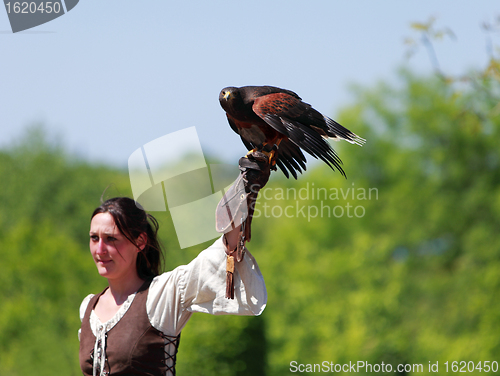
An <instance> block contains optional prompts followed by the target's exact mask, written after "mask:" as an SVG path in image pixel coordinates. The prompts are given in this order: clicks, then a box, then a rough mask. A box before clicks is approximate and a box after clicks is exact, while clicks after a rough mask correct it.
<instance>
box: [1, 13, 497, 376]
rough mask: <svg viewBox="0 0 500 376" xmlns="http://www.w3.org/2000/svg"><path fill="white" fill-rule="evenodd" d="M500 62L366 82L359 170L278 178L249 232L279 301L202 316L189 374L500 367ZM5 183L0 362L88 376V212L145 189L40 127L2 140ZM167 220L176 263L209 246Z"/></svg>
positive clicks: (9, 368) (351, 161) (171, 259)
mask: <svg viewBox="0 0 500 376" xmlns="http://www.w3.org/2000/svg"><path fill="white" fill-rule="evenodd" d="M422 25H423V26H422ZM422 25H420V26H422V27H424V31H426V32H427V37H428V38H429V39H428V41H429V42H430V41H431V40H432V37H433V36H434V34H433V32H434V31H435V30H434V29H432V30H434V31H433V32H430V31H429V30H431V29H429V28H430V27H432V23H431V24H422ZM425 27H427V29H425ZM432 30H431V31H432ZM497 63H498V59H496V58H495V56H492V60H491V62H490V63H489V65H488V67H485V68H484V70H483V71H481V72H472V73H471V74H470V75H469V76H468V77H469V78H470V79H469V80H466V79H462V78H460V79H457V78H451V79H450V78H449V77H446V78H445V79H443V77H444V76H443V75H442V74H440V72H437V73H438V74H436V75H435V76H433V77H417V76H414V75H412V74H410V73H409V72H407V71H402V72H400V74H399V80H398V82H397V84H395V85H388V84H385V83H381V84H379V85H377V86H375V87H373V88H368V89H367V88H356V89H355V90H354V93H355V96H356V101H355V102H354V103H353V104H352V105H351V106H349V107H347V108H345V109H344V110H343V111H342V113H341V115H340V117H339V120H340V122H341V123H342V124H345V125H346V126H347V127H348V128H349V129H352V130H353V131H355V132H356V133H357V134H359V135H361V136H363V137H365V138H366V139H367V143H366V145H365V146H363V148H359V147H356V146H353V145H348V144H346V143H345V144H336V145H335V146H336V149H338V151H339V154H340V156H341V157H342V159H343V160H344V161H345V163H346V165H345V170H346V172H347V175H348V179H347V180H345V179H343V178H342V177H341V176H340V174H338V173H333V172H332V171H330V170H329V169H328V168H327V167H325V166H323V165H310V171H308V172H307V173H305V174H304V175H303V176H301V177H300V178H299V180H298V181H295V180H285V179H282V178H280V176H279V174H275V175H274V176H273V177H272V179H271V181H270V182H269V184H268V186H267V187H266V188H265V189H264V190H263V191H262V192H261V194H260V196H259V202H258V206H257V208H256V209H257V210H256V218H255V219H254V222H253V232H252V242H251V243H249V244H248V248H249V249H250V251H251V252H252V254H253V255H254V256H255V257H256V258H257V260H258V261H259V265H260V267H261V270H262V272H263V274H264V277H265V279H266V285H267V288H268V296H269V301H268V306H267V308H266V310H265V311H264V313H263V314H262V316H260V317H257V318H253V317H230V316H220V317H213V316H209V315H202V314H195V315H194V316H193V318H192V320H191V322H190V323H189V324H188V325H187V327H186V329H185V330H184V331H183V336H182V340H181V346H180V352H179V355H178V373H179V374H181V375H182V374H185V375H204V376H206V375H228V376H229V375H264V374H267V375H273V376H275V375H289V374H290V363H291V362H293V361H295V362H297V363H296V364H324V363H323V362H326V363H327V364H328V365H329V364H348V363H349V362H358V361H364V362H367V363H368V364H372V365H374V364H381V363H382V362H384V363H385V364H391V366H392V367H393V368H392V372H388V373H389V374H398V373H397V372H394V371H395V370H396V366H397V365H398V364H407V365H409V366H411V365H413V364H422V366H423V367H422V369H421V371H422V372H416V370H413V371H409V372H408V371H407V372H406V374H416V373H418V374H425V373H429V362H431V363H432V364H435V363H436V362H439V373H440V374H441V373H444V372H445V371H446V369H445V364H444V362H446V361H448V362H450V363H449V367H450V369H449V372H450V373H452V372H451V362H453V361H462V360H463V361H473V362H475V364H476V365H477V363H478V362H479V361H493V360H496V361H500V359H498V354H500V338H499V336H498V333H499V331H500V301H499V300H498V299H497V297H498V296H499V294H500V239H499V237H498V236H497V232H498V228H500V151H499V148H498V145H497V140H498V139H500V118H499V113H500V112H499V110H498V108H499V105H498V103H499V102H500V101H499V99H498V89H499V82H498V76H497V75H496V73H495V72H497V71H496V70H495V69H496V68H495V67H496V66H497V65H496V64H497ZM464 77H465V76H464ZM0 178H1V182H0V186H1V189H0V199H1V201H2V206H1V208H0V249H1V250H2V262H1V263H0V284H1V286H2V288H1V289H0V294H1V296H0V298H1V304H0V374H2V375H3V374H8V375H31V374H36V375H44V374H47V375H49V374H50V375H52V374H54V373H56V374H65V375H77V374H80V372H79V366H78V339H77V330H78V328H79V326H80V322H79V317H78V307H79V305H80V302H81V300H82V299H83V298H84V297H85V296H86V295H87V294H88V293H95V292H98V291H100V290H101V289H102V288H103V287H104V286H105V282H106V281H105V280H103V279H102V278H100V277H99V276H98V274H97V273H96V271H95V267H94V265H93V263H92V260H91V258H90V256H89V254H88V235H87V230H88V226H89V219H90V218H89V217H90V214H91V212H92V210H93V209H94V208H95V207H96V206H97V205H99V203H100V197H101V195H102V194H103V192H105V194H104V196H105V198H108V197H112V196H117V195H130V185H129V181H128V174H127V172H126V171H122V170H119V169H116V168H111V167H106V166H98V165H90V164H88V163H84V162H81V161H79V160H77V159H75V158H74V157H72V156H70V155H67V154H66V153H65V151H64V150H63V149H62V148H61V147H59V146H57V145H53V144H51V143H50V142H48V141H47V140H44V138H43V137H42V136H41V133H40V132H39V131H36V130H35V131H34V132H32V134H31V135H29V136H27V137H26V138H25V139H24V140H23V141H22V142H20V143H19V144H18V145H16V146H13V147H9V148H7V149H5V150H3V151H1V152H0ZM107 187H109V188H107ZM106 189H107V190H106ZM153 214H155V216H156V217H157V218H158V220H159V222H160V225H161V230H160V237H161V239H162V242H163V244H164V245H165V248H166V252H165V253H166V264H167V265H166V269H167V270H170V269H173V268H174V267H176V266H177V265H180V264H185V263H188V262H189V261H190V260H191V259H192V258H193V257H195V256H196V254H197V253H198V252H199V251H200V250H201V249H203V248H204V247H206V246H208V245H209V244H210V242H207V243H205V244H202V245H199V246H197V247H192V248H189V249H187V250H180V249H179V245H178V243H177V239H176V236H175V232H174V229H173V225H172V221H171V218H170V216H169V213H168V212H166V213H153ZM360 371H361V372H360V374H371V373H375V372H369V371H366V370H363V369H360ZM419 371H420V370H419ZM376 373H377V374H380V373H383V372H376ZM401 373H403V372H401ZM468 373H469V374H471V373H472V374H480V372H479V371H478V370H476V371H475V372H468Z"/></svg>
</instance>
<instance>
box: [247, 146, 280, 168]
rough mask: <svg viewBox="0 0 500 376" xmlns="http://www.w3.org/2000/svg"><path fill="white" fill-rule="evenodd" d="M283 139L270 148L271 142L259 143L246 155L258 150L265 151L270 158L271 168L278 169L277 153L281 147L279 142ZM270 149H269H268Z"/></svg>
mask: <svg viewBox="0 0 500 376" xmlns="http://www.w3.org/2000/svg"><path fill="white" fill-rule="evenodd" d="M281 140H282V139H279V140H278V141H277V142H276V143H275V144H273V146H272V147H271V148H270V147H269V146H270V145H271V144H270V143H264V144H259V145H257V146H256V147H255V148H253V149H252V150H250V151H249V152H248V153H247V155H245V157H246V158H248V156H249V155H250V154H252V153H254V152H256V151H260V152H262V153H264V154H265V155H266V156H267V157H268V158H269V165H270V167H271V170H273V171H276V161H277V159H278V157H277V155H276V153H277V151H278V149H279V144H280V142H281ZM267 150H269V151H267Z"/></svg>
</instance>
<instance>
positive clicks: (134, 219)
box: [91, 197, 163, 279]
mask: <svg viewBox="0 0 500 376" xmlns="http://www.w3.org/2000/svg"><path fill="white" fill-rule="evenodd" d="M99 213H109V214H110V215H111V216H112V217H113V220H114V221H115V224H116V227H117V228H118V230H120V232H121V233H122V234H123V236H125V237H126V238H127V239H128V240H129V241H130V242H131V243H132V244H134V245H135V246H136V247H137V248H139V245H138V244H137V239H138V238H139V236H140V235H141V234H143V233H145V234H146V237H147V241H146V246H145V247H144V249H143V250H142V251H140V252H139V254H138V255H137V264H136V265H137V274H138V275H139V278H141V279H148V278H153V277H155V276H157V275H159V274H160V272H161V270H162V266H163V265H162V264H163V254H162V252H161V245H160V242H159V241H158V227H159V226H158V221H157V220H156V219H155V217H153V216H152V215H151V214H148V213H146V212H145V211H144V209H142V208H141V207H140V206H139V204H137V203H136V202H135V201H134V200H132V199H131V198H128V197H115V198H110V199H109V200H106V201H105V202H103V203H102V204H101V206H99V207H98V208H97V209H95V210H94V213H92V217H91V219H92V218H94V216H95V215H96V214H99Z"/></svg>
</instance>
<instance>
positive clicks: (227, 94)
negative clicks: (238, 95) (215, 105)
mask: <svg viewBox="0 0 500 376" xmlns="http://www.w3.org/2000/svg"><path fill="white" fill-rule="evenodd" d="M230 96H231V92H230V91H229V90H228V91H226V92H225V93H224V96H223V98H224V99H225V100H226V101H227V100H228V99H229V97H230Z"/></svg>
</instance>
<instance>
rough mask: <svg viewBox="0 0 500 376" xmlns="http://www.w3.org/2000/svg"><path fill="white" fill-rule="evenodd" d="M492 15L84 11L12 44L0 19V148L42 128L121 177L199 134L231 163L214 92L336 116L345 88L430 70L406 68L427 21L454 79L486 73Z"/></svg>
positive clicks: (313, 7)
mask: <svg viewBox="0 0 500 376" xmlns="http://www.w3.org/2000/svg"><path fill="white" fill-rule="evenodd" d="M498 15H500V4H499V3H498V1H494V0H489V1H486V0H476V1H456V0H455V1H451V0H448V1H445V0H440V1H436V0H432V1H427V0H419V1H403V0H399V1H372V0H371V1H368V0H364V1H361V0H354V1H349V2H348V1H333V0H331V1H314V0H312V1H294V0H288V1H273V0H267V1H260V0H256V1H252V2H242V1H234V0H233V1H210V2H209V1H177V2H172V1H162V2H159V1H155V2H153V1H150V2H132V1H123V0H106V1H102V0H101V1H97V0H81V1H80V3H79V4H78V5H77V6H76V7H75V8H74V9H73V10H72V11H70V12H69V13H68V14H66V15H64V16H62V17H60V18H58V19H56V20H54V21H52V22H50V23H47V24H44V25H41V26H38V27H36V28H34V29H31V30H29V31H25V32H20V33H16V34H12V32H11V31H10V25H9V23H8V18H7V14H6V12H5V11H0V50H1V55H2V59H1V63H0V68H1V69H0V83H1V88H2V89H1V90H0V108H1V110H0V114H1V115H0V116H1V122H0V126H1V133H0V146H7V145H9V144H10V143H12V142H13V140H15V139H16V138H17V137H19V135H20V134H22V132H23V130H24V129H25V128H26V127H27V126H29V125H30V124H33V123H37V122H42V123H44V124H45V128H46V129H47V131H48V133H49V134H50V135H52V136H57V137H60V138H61V139H62V142H63V143H64V145H65V147H66V149H67V150H68V151H69V152H70V153H74V154H77V155H79V156H81V157H84V158H86V159H88V160H90V161H93V162H99V163H105V164H112V165H115V166H120V167H126V166H127V160H128V157H129V156H130V155H131V154H132V152H133V151H134V150H136V149H137V148H139V147H141V146H142V145H143V144H145V143H147V142H149V141H151V140H154V139H156V138H158V137H161V136H163V135H165V134H168V133H170V132H173V131H177V130H180V129H184V128H187V127H191V126H196V129H197V131H198V135H199V137H200V141H201V145H202V148H203V150H204V151H205V152H209V153H212V154H216V155H218V156H219V157H220V158H225V159H226V160H228V161H229V160H233V159H234V163H236V161H237V159H238V158H239V157H240V156H241V155H243V154H244V153H245V152H246V150H245V148H244V146H243V145H242V143H241V141H240V140H239V137H238V136H237V135H236V134H234V133H233V131H232V130H231V129H230V128H229V126H228V124H227V121H226V119H225V115H224V112H223V111H222V109H221V108H220V106H219V103H218V94H219V91H220V90H221V89H222V88H223V87H225V86H243V85H264V84H267V85H273V86H279V87H283V88H287V89H290V90H293V91H295V92H297V93H298V94H299V95H300V96H301V97H302V98H303V99H304V101H306V102H308V103H310V104H312V105H313V106H314V107H315V108H316V109H317V110H319V111H320V112H322V113H324V114H326V115H329V116H331V117H333V118H335V115H336V114H337V113H338V111H339V109H341V108H342V107H343V106H345V105H346V104H349V103H350V102H351V101H352V100H353V98H352V95H351V94H350V92H349V84H351V83H356V84H361V85H364V86H370V85H373V84H374V83H375V82H376V81H378V80H381V79H394V77H395V70H396V69H397V68H398V67H400V66H402V65H403V64H407V65H408V66H410V67H411V68H412V69H414V70H416V71H418V72H429V71H430V70H431V64H430V61H429V59H428V57H427V55H426V54H425V51H423V50H421V51H419V52H418V53H417V54H416V55H415V56H414V57H413V58H412V59H411V60H409V61H408V60H406V59H405V52H406V51H407V47H406V46H405V45H404V42H403V41H404V38H405V37H408V36H412V35H413V36H416V34H415V33H414V32H413V31H412V30H410V27H409V25H410V23H411V22H415V21H426V20H428V19H429V17H431V16H435V17H437V19H438V21H437V25H438V27H439V26H442V27H449V28H451V29H452V30H453V31H454V33H455V34H456V36H457V40H456V41H451V40H444V41H443V42H441V43H439V44H437V45H436V50H437V54H438V57H439V60H440V63H441V65H442V67H443V70H445V71H447V72H449V73H461V72H463V71H464V70H466V69H469V68H472V67H481V66H484V65H485V64H486V62H487V58H488V57H487V53H486V39H485V34H484V32H483V31H482V29H481V27H480V25H481V23H482V22H484V21H493V19H494V17H496V16H498ZM497 40H498V39H497ZM344 125H345V126H346V127H348V128H349V125H348V124H344ZM351 130H353V131H354V132H356V130H355V129H351ZM361 136H362V135H361ZM308 159H311V158H308Z"/></svg>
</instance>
